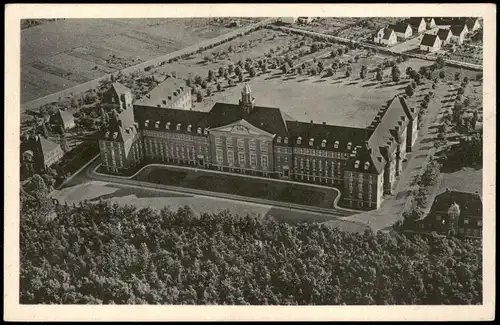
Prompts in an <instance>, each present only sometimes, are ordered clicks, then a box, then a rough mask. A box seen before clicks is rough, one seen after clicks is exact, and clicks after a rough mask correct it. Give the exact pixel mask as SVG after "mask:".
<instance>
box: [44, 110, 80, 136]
mask: <svg viewBox="0 0 500 325" xmlns="http://www.w3.org/2000/svg"><path fill="white" fill-rule="evenodd" d="M50 124H52V125H54V126H58V127H61V128H62V129H63V130H65V131H67V130H71V129H73V128H74V127H75V126H76V124H75V118H74V116H73V113H71V112H70V111H67V110H61V109H58V110H57V112H55V113H54V114H53V115H52V116H51V117H50Z"/></svg>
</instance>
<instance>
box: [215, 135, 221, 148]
mask: <svg viewBox="0 0 500 325" xmlns="http://www.w3.org/2000/svg"><path fill="white" fill-rule="evenodd" d="M215 146H216V147H222V139H221V137H215Z"/></svg>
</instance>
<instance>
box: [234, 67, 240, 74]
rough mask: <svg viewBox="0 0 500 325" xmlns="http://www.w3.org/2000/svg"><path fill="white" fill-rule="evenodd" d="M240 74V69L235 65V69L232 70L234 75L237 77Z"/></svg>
mask: <svg viewBox="0 0 500 325" xmlns="http://www.w3.org/2000/svg"><path fill="white" fill-rule="evenodd" d="M240 73H241V68H240V66H239V65H237V66H236V67H235V68H234V74H235V75H237V76H239V75H240Z"/></svg>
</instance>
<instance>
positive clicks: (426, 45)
mask: <svg viewBox="0 0 500 325" xmlns="http://www.w3.org/2000/svg"><path fill="white" fill-rule="evenodd" d="M439 49H441V40H440V39H439V36H437V35H432V34H425V35H424V37H422V41H421V42H420V50H421V51H425V52H436V51H438V50H439Z"/></svg>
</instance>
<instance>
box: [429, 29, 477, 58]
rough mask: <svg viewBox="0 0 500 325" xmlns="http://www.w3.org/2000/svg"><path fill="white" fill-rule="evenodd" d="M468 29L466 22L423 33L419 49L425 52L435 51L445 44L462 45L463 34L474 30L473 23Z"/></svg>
mask: <svg viewBox="0 0 500 325" xmlns="http://www.w3.org/2000/svg"><path fill="white" fill-rule="evenodd" d="M470 25H471V26H472V27H471V28H472V29H471V30H469V27H468V25H467V24H461V25H451V26H449V27H448V28H439V29H438V30H434V31H431V32H429V33H426V34H424V36H423V37H422V40H421V41H420V50H421V51H425V52H436V51H438V50H440V49H441V47H443V46H444V45H447V44H457V45H462V44H463V42H464V40H465V36H466V35H467V34H468V33H469V32H472V31H474V25H473V24H472V23H471V24H470Z"/></svg>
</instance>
